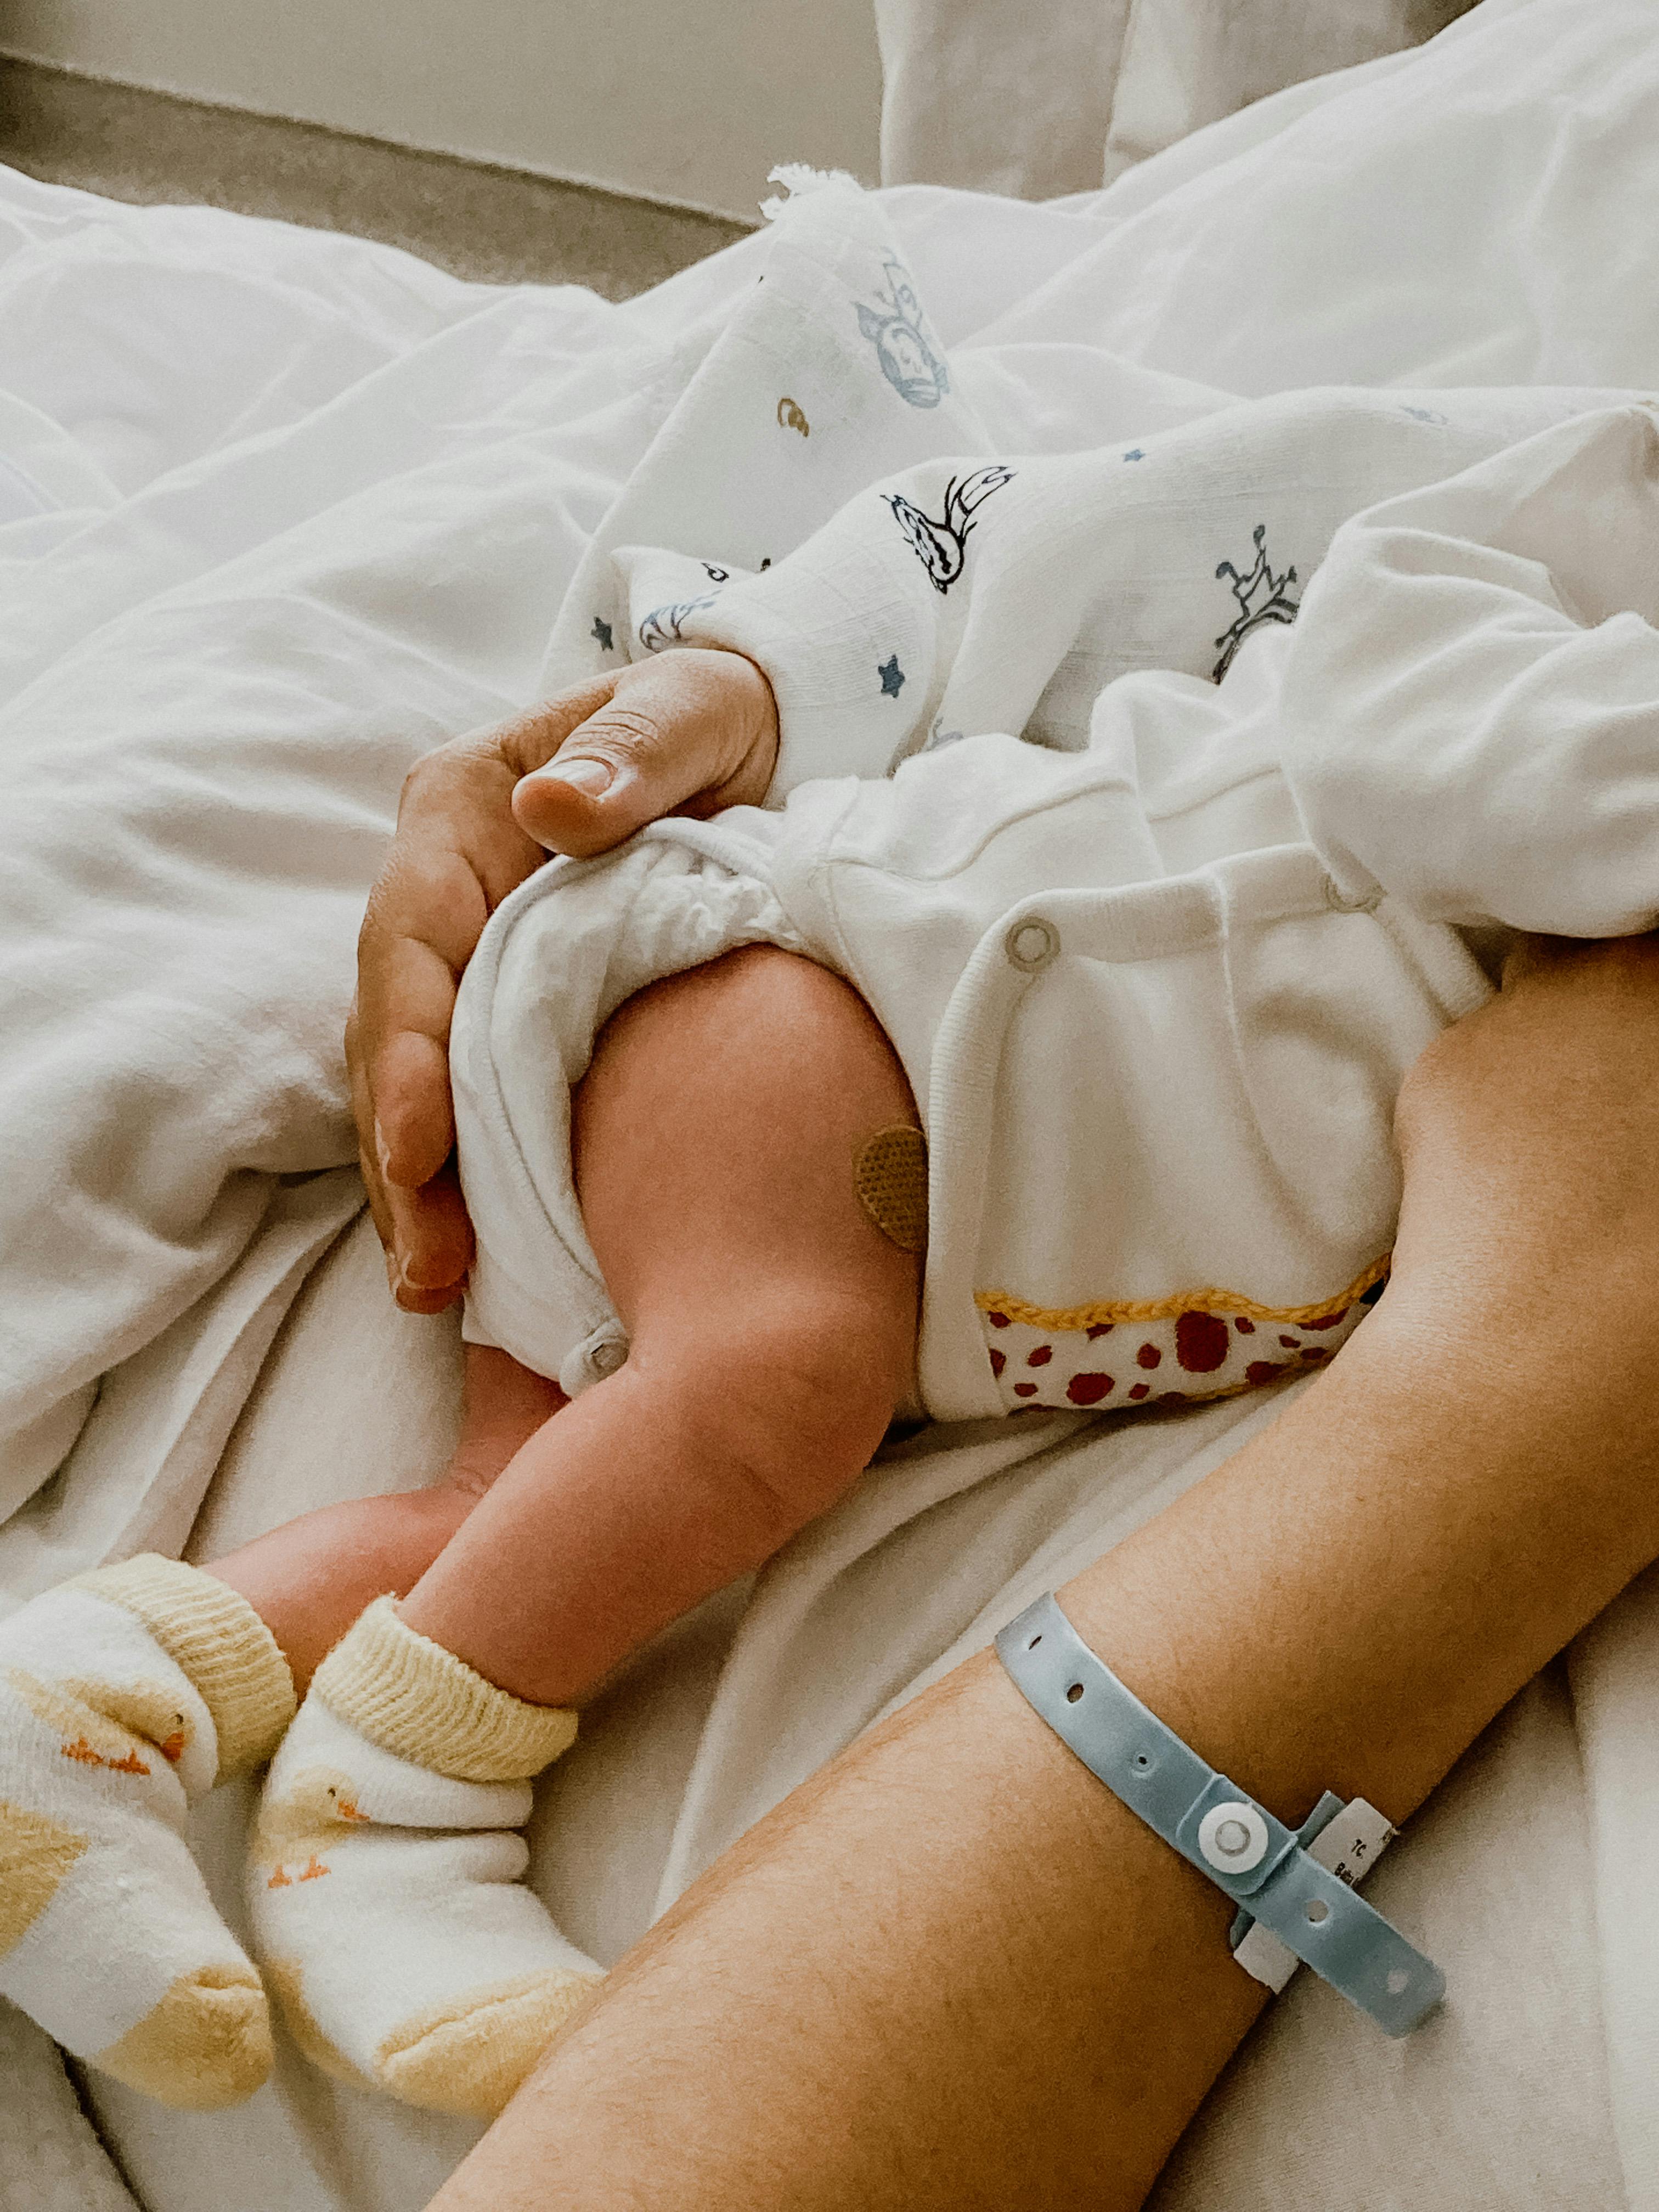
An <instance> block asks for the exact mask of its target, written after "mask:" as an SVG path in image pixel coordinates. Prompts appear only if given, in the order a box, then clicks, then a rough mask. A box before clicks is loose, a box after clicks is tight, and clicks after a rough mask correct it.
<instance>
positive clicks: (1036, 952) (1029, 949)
mask: <svg viewBox="0 0 1659 2212" xmlns="http://www.w3.org/2000/svg"><path fill="white" fill-rule="evenodd" d="M1003 949H1004V951H1006V953H1007V955H1008V957H1009V959H1010V961H1011V962H1012V964H1013V965H1014V966H1015V967H1016V968H1018V969H1023V970H1024V973H1025V974H1026V975H1036V971H1037V969H1039V968H1046V967H1047V966H1048V963H1049V962H1050V961H1051V960H1052V959H1053V958H1054V956H1055V954H1056V953H1057V952H1058V951H1060V932H1059V931H1058V930H1057V929H1056V928H1055V927H1054V924H1053V922H1051V921H1043V920H1042V916H1041V915H1035V914H1030V915H1026V917H1025V919H1024V921H1017V922H1016V923H1015V924H1014V926H1013V927H1012V929H1011V930H1010V931H1009V932H1008V934H1007V936H1006V938H1004V939H1003Z"/></svg>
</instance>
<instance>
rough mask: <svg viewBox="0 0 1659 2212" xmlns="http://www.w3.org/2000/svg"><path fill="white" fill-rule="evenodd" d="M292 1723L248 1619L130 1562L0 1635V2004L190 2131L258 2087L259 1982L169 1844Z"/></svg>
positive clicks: (282, 1667) (43, 1604)
mask: <svg viewBox="0 0 1659 2212" xmlns="http://www.w3.org/2000/svg"><path fill="white" fill-rule="evenodd" d="M293 1711H294V1690H293V1685H292V1683H291V1681H290V1680H289V1671H288V1667H287V1664H286V1662H284V1660H283V1655H282V1653H281V1652H280V1651H279V1650H277V1648H276V1644H275V1642H274V1641H273V1639H272V1638H271V1636H270V1631H269V1630H268V1629H267V1628H266V1627H265V1626H264V1622H263V1621H261V1620H260V1619H259V1617H258V1614H257V1613H255V1612H254V1611H253V1609H252V1607H251V1606H249V1605H248V1604H247V1602H246V1600H245V1599H243V1598H241V1597H240V1596H239V1595H237V1593H236V1592H235V1591H234V1590H232V1589H229V1588H228V1587H227V1585H226V1584H225V1583H221V1582H218V1581H216V1580H215V1579H214V1577H211V1576H210V1575H205V1574H203V1573H201V1572H200V1571H198V1570H197V1569H196V1568H194V1567H186V1566H181V1565H179V1563H178V1562H177V1561H175V1560H172V1559H152V1558H146V1559H131V1560H129V1561H128V1562H127V1563H126V1564H125V1565H124V1566H118V1567H106V1568H103V1569H100V1571H99V1572H97V1573H96V1574H92V1575H87V1576H84V1577H82V1579H81V1580H80V1581H79V1582H78V1583H66V1584H64V1586H63V1587H62V1588H61V1589H54V1590H49V1591H47V1592H46V1595H44V1596H43V1597H38V1598H36V1599H35V1600H34V1601H33V1603H32V1604H29V1605H26V1606H25V1607H23V1608H22V1609H21V1612H19V1613H15V1614H14V1615H13V1616H12V1618H11V1619H10V1620H8V1621H6V1622H4V1623H3V1625H0V1996H6V1997H9V1998H10V1999H11V2001H12V2002H13V2003H14V2004H15V2005H17V2006H19V2007H21V2009H22V2010H23V2011H24V2012H26V2013H27V2015H29V2017H30V2019H31V2020H33V2021H37V2022H38V2023H39V2025H40V2027H44V2028H45V2029H46V2032H47V2033H48V2034H50V2035H52V2036H54V2037H56V2039H57V2040H58V2042H59V2043H61V2044H62V2045H64V2048H65V2049H66V2050H68V2051H72V2052H73V2053H74V2054H75V2055H76V2057H80V2058H84V2059H86V2060H88V2062H89V2063H91V2064H92V2065H94V2066H96V2067H98V2068H99V2069H101V2071H103V2072H104V2073H106V2074H111V2075H114V2077H115V2079H116V2080H117V2081H124V2082H125V2083H126V2084H127V2085H128V2087H131V2088H135V2089H143V2090H145V2091H147V2092H148V2093H149V2094H150V2095H151V2096H153V2097H158V2098H160V2099H161V2101H162V2103H164V2104H167V2105H173V2106H179V2107H180V2108H183V2109H185V2110H190V2111H211V2110H213V2109H215V2108H216V2107H218V2106H224V2105H234V2104H236V2103H239V2102H240V2100H241V2099H243V2098H244V2097H247V2096H251V2095H252V2093H253V2091H254V2090H255V2089H257V2088H258V2086H259V2084H260V2083H261V2082H262V2081H264V2078H265V2075H267V2073H269V2071H270V2019H269V2015H268V2013H267V2009H266V2005H265V1998H264V1990H262V1989H261V1987H260V1985H259V1977H258V1974H257V1973H256V1972H254V1970H253V1967H252V1965H251V1964H250V1963H249V1961H248V1959H247V1957H246V1954H244V1952H243V1951H242V1949H241V1948H240V1945H239V1944H238V1943H237V1942H236V1941H235V1939H234V1937H233V1936H232V1935H231V1933H230V1930H229V1929H228V1928H227V1927H226V1926H225V1924H224V1923H223V1922H222V1920H221V1919H220V1917H219V1916H218V1914H217V1913H216V1911H214V1909H213V1905H212V1904H211V1902H210V1899H209V1897H208V1893H207V1889H206V1887H205V1886H204V1883H203V1881H202V1877H201V1875H200V1874H199V1873H198V1872H197V1869H196V1865H195V1862H194V1861H193V1860H192V1859H191V1856H190V1852H189V1850H187V1849H186V1847H185V1840H184V1825H185V1813H186V1810H187V1809H188V1808H189V1806H190V1805H191V1804H192V1803H193V1802H195V1801H196V1799H197V1798H198V1797H200V1796H203V1795H204V1794H205V1792H206V1791H208V1790H210V1789H211V1788H212V1787H213V1785H214V1784H215V1782H216V1781H217V1780H218V1779H219V1778H221V1777H222V1776H223V1775H225V1774H226V1773H228V1772H234V1771H236V1770H237V1769H238V1768H239V1767H245V1766H248V1765H253V1764H255V1763H256V1762H257V1761H258V1759H260V1758H261V1757H263V1756H264V1755H265V1754H266V1753H269V1751H270V1748H271V1747H272V1745H273V1744H274V1742H275V1741H276V1737H277V1736H278V1735H280V1733H281V1731H282V1729H283V1726H284V1725H285V1724H286V1723H287V1721H288V1719H289V1716H290V1715H291V1714H292V1712H293Z"/></svg>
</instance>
